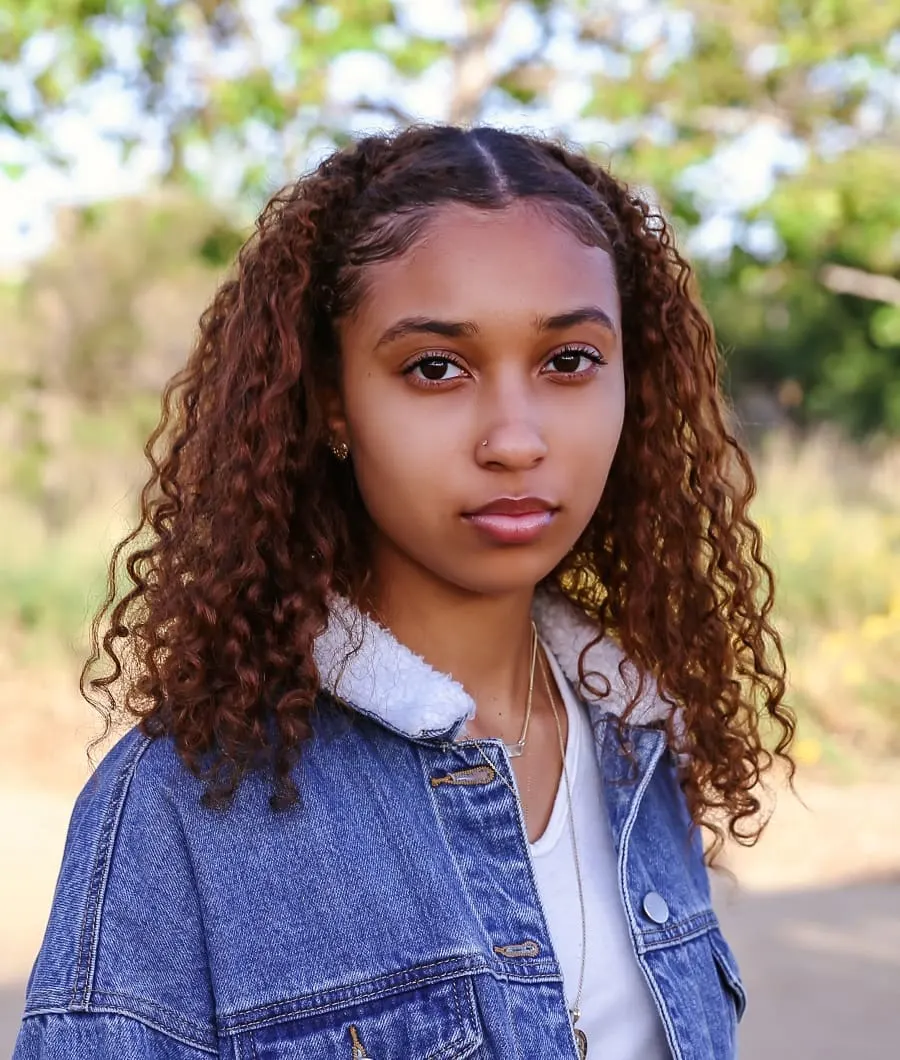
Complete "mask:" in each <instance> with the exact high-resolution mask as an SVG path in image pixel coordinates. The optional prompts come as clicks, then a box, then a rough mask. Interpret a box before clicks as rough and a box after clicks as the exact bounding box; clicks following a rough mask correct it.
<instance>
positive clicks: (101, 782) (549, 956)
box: [14, 598, 745, 1060]
mask: <svg viewBox="0 0 900 1060" xmlns="http://www.w3.org/2000/svg"><path fill="white" fill-rule="evenodd" d="M536 618H537V620H538V625H539V629H540V632H541V636H542V639H543V641H544V643H545V645H547V646H548V647H549V648H550V650H552V651H553V652H554V655H555V656H556V658H557V661H558V662H559V663H560V666H561V668H562V669H563V671H564V672H565V673H566V674H567V676H568V677H569V679H570V680H571V681H572V682H573V684H574V685H575V687H576V689H577V690H578V691H579V694H581V695H582V698H583V699H584V700H585V702H586V704H587V708H588V711H589V715H590V718H591V723H592V728H593V732H594V737H595V744H596V750H597V753H598V755H599V756H600V763H601V769H602V775H603V784H604V791H605V805H606V810H607V812H608V818H609V826H610V829H611V832H612V836H613V840H614V846H615V850H616V852H617V857H618V880H619V885H620V893H621V898H622V902H623V906H624V911H625V915H626V918H627V922H628V924H629V926H630V930H631V937H632V940H633V944H634V952H635V956H636V959H637V961H638V963H639V965H640V968H641V969H642V971H643V973H644V975H645V977H646V980H647V983H648V985H649V988H650V991H651V994H652V997H653V999H654V1001H655V1003H656V1006H657V1008H658V1011H659V1015H660V1019H661V1021H662V1024H663V1027H664V1030H665V1034H666V1037H667V1039H668V1042H669V1046H670V1048H671V1052H672V1055H673V1057H675V1058H677V1060H701V1058H703V1060H713V1058H714V1060H727V1058H730V1057H733V1056H735V1055H736V1044H735V1040H736V1027H737V1021H738V1020H739V1018H740V1016H741V1014H742V1012H743V1008H744V1003H745V999H744V991H743V987H742V985H741V981H740V976H739V973H738V969H737V966H736V964H735V960H734V957H733V956H732V953H731V951H730V950H729V947H728V945H727V943H726V942H725V940H724V938H723V937H722V934H721V931H720V928H719V924H718V922H717V920H716V916H715V914H714V912H713V910H712V908H711V905H710V891H709V885H708V880H707V873H706V869H705V867H704V864H703V860H702V852H701V846H700V840H699V837H698V835H697V833H695V832H692V831H691V829H690V820H689V816H688V813H687V808H686V805H685V801H684V798H683V796H682V794H681V792H680V789H679V785H678V755H677V753H676V751H675V750H673V749H672V748H670V747H668V746H667V740H666V735H665V732H664V731H663V728H662V727H661V725H660V721H661V719H662V718H663V717H664V716H665V712H666V711H667V710H668V709H670V708H669V707H668V706H667V705H666V704H664V703H662V702H661V701H660V699H659V697H658V696H657V695H655V693H654V692H653V691H652V690H650V691H649V692H648V693H646V694H645V695H644V696H643V697H642V698H641V700H640V701H639V703H638V707H637V708H636V709H635V711H634V714H633V715H632V717H631V718H630V719H629V724H628V726H627V727H626V728H625V730H624V731H625V735H626V736H627V741H628V743H629V744H630V748H629V752H630V753H628V754H625V753H623V751H622V748H621V741H620V739H619V736H618V734H617V730H616V726H615V725H614V724H613V723H612V720H613V715H615V714H616V713H617V712H618V711H619V710H621V708H622V706H623V705H624V703H625V702H627V701H628V698H629V696H630V695H631V693H632V692H633V691H634V686H633V685H632V684H631V682H632V681H634V680H636V671H635V670H634V668H631V667H629V665H628V663H627V662H625V661H624V660H623V659H622V656H621V653H620V652H619V650H618V648H617V646H616V645H615V644H614V643H612V642H611V641H609V640H604V641H602V642H600V643H599V644H597V645H595V646H594V647H593V648H591V649H590V651H589V652H588V655H587V658H588V661H589V663H590V669H589V672H590V673H594V674H599V675H602V677H603V678H604V679H605V685H606V688H605V691H606V695H605V696H595V695H594V694H593V693H590V692H588V691H586V689H585V686H584V685H580V686H579V684H578V669H577V660H578V655H579V652H580V650H581V646H583V645H584V644H585V643H587V642H588V641H589V640H590V639H591V638H592V637H593V631H592V630H591V629H590V628H589V626H588V624H587V622H586V620H585V619H583V617H582V616H580V615H579V614H578V613H577V612H576V611H575V609H574V608H572V607H571V606H570V605H568V604H567V603H565V602H563V601H561V600H557V599H550V598H548V599H543V600H538V601H537V602H536ZM315 654H316V661H317V663H318V666H319V671H320V675H321V676H322V685H323V691H322V695H321V696H320V700H319V707H318V709H317V711H316V712H315V714H314V721H313V728H314V736H313V738H312V739H311V741H310V742H309V743H308V744H307V745H306V746H305V747H304V751H303V755H302V758H301V761H300V762H299V763H298V765H297V767H296V770H295V777H296V780H297V784H298V788H299V791H300V796H301V798H300V801H299V803H298V804H297V805H295V806H294V807H292V808H291V809H289V810H286V811H278V812H275V811H272V810H271V809H270V807H269V802H268V799H269V793H270V785H269V782H268V780H267V778H266V777H265V776H264V775H251V776H250V777H249V778H248V779H247V780H246V781H245V782H244V784H243V785H242V786H241V787H240V788H239V790H238V792H237V794H236V796H235V799H234V801H233V802H232V804H231V805H230V806H229V808H228V809H226V810H207V809H204V808H203V807H202V806H201V804H200V794H201V791H202V785H201V782H200V781H198V780H197V779H196V778H194V777H193V776H192V775H191V774H190V773H189V772H188V770H187V769H186V768H185V767H184V765H183V764H182V763H181V761H180V759H179V758H178V757H177V755H176V753H175V751H174V749H173V746H172V744H171V742H170V741H169V740H168V739H167V738H157V739H154V740H150V739H148V738H147V737H145V736H143V735H142V734H140V733H139V732H138V731H137V730H132V731H131V732H130V733H128V734H126V735H125V736H124V737H123V738H121V739H120V740H119V742H118V743H117V744H116V745H115V747H114V748H113V749H112V750H111V751H110V752H109V753H108V754H107V756H106V757H105V758H104V760H103V761H102V763H101V764H100V766H99V767H98V769H97V771H96V772H95V774H94V775H93V777H92V778H91V780H90V781H89V782H88V783H87V785H86V786H85V788H84V790H83V791H82V792H81V794H80V796H79V798H78V800H77V802H76V805H75V809H74V812H73V816H72V821H71V824H70V828H69V833H68V837H67V840H66V845H65V851H64V855H63V862H62V868H61V871H60V876H59V881H58V884H57V888H56V893H55V897H54V901H53V906H52V909H51V913H50V920H49V924H48V926H47V930H46V934H45V937H44V942H43V945H42V948H41V950H40V953H39V955H38V958H37V961H36V963H35V966H34V969H33V970H32V973H31V976H30V978H29V982H28V988H27V995H26V1005H25V1016H24V1020H23V1024H22V1028H21V1031H20V1034H19V1038H18V1042H17V1045H16V1050H15V1053H14V1060H39V1058H40V1060H51V1058H52V1060H62V1058H69V1057H72V1058H74V1057H85V1058H87V1057H90V1058H92V1060H138V1058H141V1060H147V1058H150V1060H156V1058H158V1060H202V1058H203V1057H208V1056H221V1057H227V1058H229V1060H291V1058H298V1060H299V1058H303V1060H326V1058H327V1060H340V1058H346V1060H366V1058H369V1060H425V1058H429V1060H436V1058H441V1060H461V1058H463V1057H472V1058H475V1060H489V1058H491V1060H492V1058H501V1057H540V1058H541V1060H549V1058H553V1060H556V1058H560V1060H562V1058H567V1060H577V1056H578V1053H577V1047H576V1043H575V1040H574V1037H573V1032H572V1028H571V1023H570V1020H569V1016H568V1010H567V1007H566V1001H565V995H564V991H563V984H562V980H561V976H560V971H559V966H558V964H557V960H556V957H555V955H554V951H553V946H552V943H551V940H550V937H549V934H548V930H547V925H546V923H545V919H544V916H543V913H542V909H541V902H540V899H539V896H538V893H537V889H536V886H535V880H534V876H533V873H532V867H531V861H530V855H529V849H528V840H527V835H526V832H525V827H524V820H523V816H522V813H521V809H520V806H519V803H518V800H517V799H516V798H515V797H514V795H513V792H512V790H511V789H510V787H509V785H514V778H513V774H512V770H511V768H510V762H509V759H508V757H507V755H506V752H505V750H504V748H503V745H502V743H500V742H499V741H495V740H485V741H479V744H476V743H475V741H473V740H470V739H467V738H466V733H465V722H466V721H467V720H468V718H470V717H471V716H472V713H473V711H474V704H472V702H471V700H470V699H469V697H468V696H467V694H466V693H465V691H464V690H463V689H462V688H461V686H459V685H458V684H456V683H455V682H453V681H452V679H451V678H450V677H448V676H447V675H444V674H438V673H437V672H435V671H433V670H431V669H430V668H429V667H428V666H427V665H426V664H425V663H424V661H423V660H421V659H419V658H418V657H417V656H415V655H413V654H412V653H411V652H410V651H408V650H407V649H406V648H405V647H403V646H402V645H400V644H399V643H398V642H397V641H396V640H394V639H393V638H392V637H391V636H390V634H389V633H388V632H387V631H385V630H383V629H382V628H381V627H379V626H376V625H375V623H374V622H372V621H371V620H362V619H361V616H359V615H358V614H357V613H355V612H353V611H352V609H351V608H349V607H344V608H336V609H335V611H334V612H333V613H332V618H331V621H330V622H329V627H328V630H327V631H326V632H325V634H323V636H322V637H320V638H319V640H318V641H317V643H316V652H315ZM620 664H621V665H620ZM586 669H587V668H586ZM590 683H591V684H592V685H594V682H590ZM335 701H339V702H340V703H342V704H344V705H351V706H352V707H353V708H354V709H353V711H346V710H337V709H335ZM479 745H480V748H481V750H479ZM482 752H483V753H484V755H486V756H487V758H488V759H489V760H490V764H491V767H492V768H491V767H488V765H487V764H486V762H485V758H484V757H483V754H482ZM504 781H506V783H504Z"/></svg>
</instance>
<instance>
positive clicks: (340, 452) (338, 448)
mask: <svg viewBox="0 0 900 1060" xmlns="http://www.w3.org/2000/svg"><path fill="white" fill-rule="evenodd" d="M331 451H332V453H334V455H335V457H336V458H337V459H338V460H346V459H347V457H348V456H349V455H350V446H349V445H347V443H346V442H332V443H331Z"/></svg>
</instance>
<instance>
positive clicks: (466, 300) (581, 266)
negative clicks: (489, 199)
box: [354, 202, 619, 331]
mask: <svg viewBox="0 0 900 1060" xmlns="http://www.w3.org/2000/svg"><path fill="white" fill-rule="evenodd" d="M364 289H365V295H364V297H363V299H362V302H361V304H360V306H359V308H358V310H357V313H356V314H354V320H355V325H356V326H357V327H360V328H363V329H364V330H369V328H371V329H372V330H373V331H374V330H376V329H378V328H381V327H384V326H388V325H389V324H390V323H391V322H392V321H393V320H395V319H397V318H398V317H401V316H405V315H407V314H412V313H416V314H427V315H429V316H435V317H438V318H445V319H459V320H472V321H475V322H486V323H490V321H491V320H496V321H498V322H501V321H509V320H511V319H512V318H514V317H520V316H524V315H527V316H528V318H529V319H532V318H534V316H535V315H540V314H542V313H546V314H548V315H550V314H553V313H558V312H560V310H561V309H570V308H572V307H573V306H580V305H589V304H594V305H599V306H600V307H601V308H603V309H605V310H606V312H607V313H608V315H609V316H610V317H611V318H612V319H613V321H615V322H616V323H618V320H619V299H618V293H617V289H616V278H615V270H614V266H613V261H612V258H611V257H610V255H609V254H608V253H607V251H606V250H604V249H603V248H601V247H596V246H588V245H586V244H585V243H583V242H582V241H581V240H580V239H579V238H578V237H577V236H576V235H575V234H574V233H572V232H570V231H569V230H567V229H566V227H565V226H564V224H563V222H562V221H561V220H559V219H556V218H554V217H553V214H552V212H550V210H548V209H547V208H546V207H544V208H538V207H536V206H535V205H533V204H529V203H525V202H515V203H513V204H511V205H510V206H508V207H506V208H504V209H502V210H479V209H475V208H473V207H470V206H464V205H459V204H450V205H446V206H441V207H438V208H436V209H435V210H434V213H433V216H432V217H430V218H429V219H428V221H427V222H426V224H425V226H424V228H423V229H422V231H421V233H420V235H419V238H418V239H417V240H416V242H415V244H414V245H413V246H412V247H411V248H410V249H409V250H407V251H406V252H405V253H404V254H402V255H401V256H399V257H396V258H393V259H390V260H388V261H384V262H380V263H378V264H376V265H371V266H368V267H367V268H366V270H365V277H364Z"/></svg>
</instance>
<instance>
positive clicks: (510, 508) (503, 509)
mask: <svg viewBox="0 0 900 1060" xmlns="http://www.w3.org/2000/svg"><path fill="white" fill-rule="evenodd" d="M555 507H556V505H554V504H551V503H550V501H547V500H544V499H543V498H542V497H498V498H497V500H494V501H491V502H490V503H489V504H485V505H483V506H482V507H481V508H476V509H475V510H474V511H471V512H466V515H468V516H473V515H532V514H534V513H537V512H550V511H553V510H554V508H555Z"/></svg>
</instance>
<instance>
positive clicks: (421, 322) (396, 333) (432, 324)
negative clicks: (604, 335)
mask: <svg viewBox="0 0 900 1060" xmlns="http://www.w3.org/2000/svg"><path fill="white" fill-rule="evenodd" d="M534 324H535V328H536V329H537V330H538V331H564V330H565V329H566V328H572V327H575V326H576V325H578V324H599V325H600V326H601V327H603V328H605V329H606V330H607V331H608V332H609V333H610V334H611V335H613V336H614V337H615V334H616V326H615V324H614V323H613V322H612V319H611V317H610V315H609V314H608V313H607V312H605V311H604V310H603V309H601V308H600V306H596V305H585V306H579V307H578V308H577V309H570V310H568V311H567V312H565V313H557V314H555V315H554V316H550V317H547V316H538V317H535V320H534ZM477 334H478V325H477V324H474V323H473V322H472V321H471V320H434V319H432V318H431V317H403V318H402V319H401V320H398V321H397V322H396V323H395V324H392V325H391V326H390V327H389V328H388V329H387V331H385V332H384V333H383V334H382V336H381V338H380V339H379V340H378V342H376V343H375V349H376V350H377V349H379V348H380V347H381V346H386V345H387V344H388V343H389V342H396V340H397V339H402V338H404V337H405V336H406V335H441V336H443V337H444V338H447V339H461V338H472V337H474V336H475V335H477Z"/></svg>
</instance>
